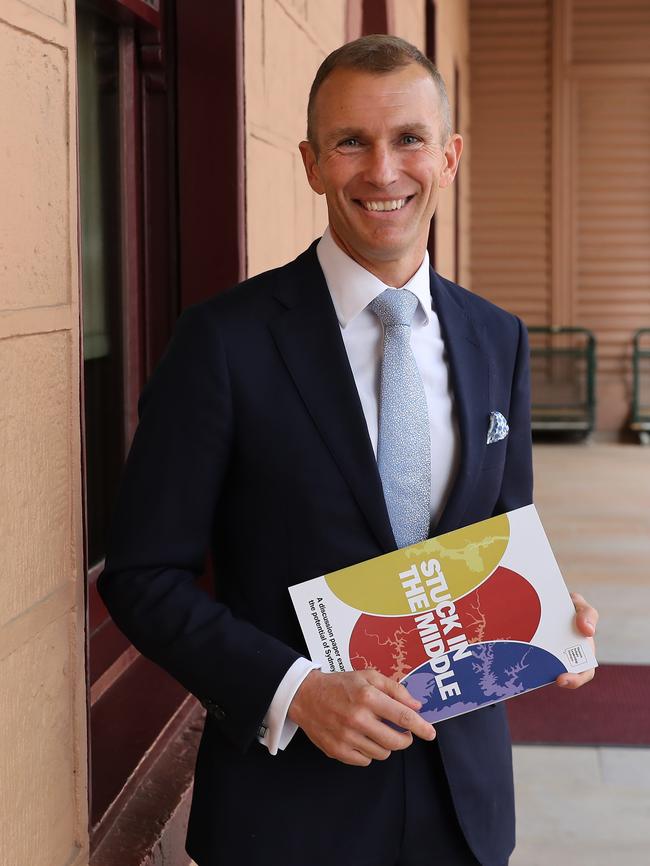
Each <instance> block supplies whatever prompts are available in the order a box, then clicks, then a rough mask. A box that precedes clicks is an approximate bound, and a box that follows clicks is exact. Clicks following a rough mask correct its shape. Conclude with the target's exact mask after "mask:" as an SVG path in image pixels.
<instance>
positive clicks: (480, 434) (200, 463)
mask: <svg viewBox="0 0 650 866" xmlns="http://www.w3.org/2000/svg"><path fill="white" fill-rule="evenodd" d="M431 292H432V298H433V306H434V309H435V311H436V313H437V314H438V316H439V319H440V323H441V327H442V333H443V337H444V339H445V343H446V347H447V353H448V360H449V366H450V374H451V382H452V386H453V390H454V394H455V401H456V410H457V414H458V421H459V427H460V437H461V459H460V466H459V470H458V474H457V477H456V481H455V484H454V486H453V489H452V491H451V494H450V496H449V499H448V502H447V504H446V507H445V509H444V512H443V514H442V516H441V518H440V521H439V524H438V526H437V527H435V528H434V529H435V532H436V533H441V532H446V531H448V530H451V529H455V528H457V527H459V526H463V525H466V524H469V523H473V522H474V521H478V520H482V519H484V518H487V517H490V516H491V515H493V514H497V513H501V512H504V511H507V510H509V509H513V508H517V507H519V506H523V505H527V504H529V503H530V502H531V501H532V460H531V438H530V411H529V410H530V398H529V381H528V345H527V339H526V330H525V328H524V327H523V325H522V323H521V322H520V321H519V320H518V319H517V318H516V317H515V316H513V315H511V314H509V313H506V312H504V311H503V310H501V309H499V308H497V307H495V306H494V305H492V304H490V303H488V302H487V301H485V300H483V299H481V298H479V297H478V296H476V295H473V294H472V293H470V292H468V291H466V290H465V289H462V288H460V287H459V286H457V285H455V284H454V283H451V282H449V281H447V280H444V279H442V278H441V277H440V276H438V275H437V274H435V273H434V272H433V271H431ZM494 410H498V411H499V412H501V413H502V414H503V415H505V416H506V418H507V419H508V421H509V424H510V435H509V436H508V437H507V438H506V439H505V440H503V441H501V442H498V443H495V444H493V445H489V446H488V445H486V436H487V429H488V422H489V415H490V412H491V411H494ZM139 413H140V423H139V426H138V429H137V432H136V434H135V438H134V441H133V444H132V447H131V450H130V453H129V456H128V459H127V463H126V467H125V471H124V474H123V477H122V481H121V486H120V491H119V495H118V501H117V504H116V508H115V513H114V518H113V526H112V532H111V538H110V542H109V549H108V555H107V559H106V567H105V570H104V572H103V574H102V575H101V577H100V579H99V584H98V586H99V591H100V593H101V595H102V598H103V599H104V601H105V603H106V605H107V607H108V608H109V610H110V612H111V614H112V616H113V618H114V619H115V621H116V622H117V624H118V625H119V626H120V628H121V629H122V630H123V631H124V632H125V633H126V635H127V636H128V637H129V638H130V639H131V641H132V642H133V643H134V644H135V646H136V647H137V648H138V649H139V650H140V651H141V652H142V653H143V654H144V655H146V656H148V657H150V658H151V659H153V660H154V661H155V662H157V663H158V664H160V665H161V666H162V667H163V668H165V669H166V670H167V671H169V672H170V673H171V674H172V675H173V676H174V677H176V678H177V679H178V680H179V681H180V682H181V683H182V684H183V685H184V686H185V687H186V688H187V689H188V690H189V691H190V692H192V693H194V694H195V695H196V696H198V697H199V699H200V700H201V701H202V702H203V703H204V705H205V706H206V707H207V709H208V714H207V719H206V726H205V730H204V734H203V738H202V742H201V747H200V750H199V755H198V760H197V768H196V776H195V790H194V797H193V805H192V813H191V817H190V825H189V836H188V850H189V852H190V854H192V856H193V857H194V859H196V860H198V861H199V862H200V863H221V862H223V863H231V862H241V863H251V864H254V863H257V862H258V861H259V862H266V863H275V862H278V863H282V864H286V866H289V864H293V863H295V864H304V863H307V862H309V860H310V857H309V856H308V853H307V852H308V851H309V846H310V845H311V844H312V842H313V838H312V835H311V834H312V833H313V824H312V823H311V820H310V819H311V817H312V816H313V815H314V813H315V812H316V813H318V812H320V813H321V814H322V813H325V814H327V813H329V814H330V817H331V824H332V827H333V829H334V831H335V832H333V834H332V835H331V838H328V840H327V845H328V859H329V861H330V862H332V863H336V864H337V866H343V864H345V863H348V862H349V863H350V864H355V866H357V864H360V863H361V862H364V863H365V862H368V863H371V862H372V860H368V861H365V860H363V861H362V860H361V859H360V855H358V854H354V842H353V840H355V839H360V838H363V834H364V832H368V833H371V832H372V829H373V821H374V822H376V820H377V819H376V816H373V809H372V802H373V798H374V797H376V792H377V790H380V789H381V788H382V786H385V785H387V784H393V783H395V784H397V781H395V780H394V779H393V777H392V776H391V773H395V772H396V771H395V770H394V769H391V767H394V766H396V762H394V761H393V760H392V758H393V757H395V756H391V758H390V759H389V760H388V761H384V762H377V761H374V762H372V764H371V765H370V767H368V768H358V767H350V766H347V765H344V764H341V763H339V762H337V761H334V760H331V759H329V758H327V757H326V756H325V755H323V754H322V753H321V752H320V751H319V750H318V749H316V747H314V746H313V745H312V744H311V743H310V742H309V740H308V739H307V738H306V737H305V736H304V735H303V734H302V732H301V731H299V732H298V734H297V735H296V737H295V738H294V740H293V741H292V743H291V744H290V746H289V747H288V748H287V750H286V751H285V752H283V753H281V754H279V755H278V756H276V757H273V756H270V755H269V754H268V752H267V751H266V749H265V748H264V747H262V746H260V745H259V744H258V743H257V742H256V733H257V730H258V728H259V725H260V723H261V721H262V719H263V717H264V715H265V713H266V710H267V708H268V706H269V704H270V702H271V699H272V697H273V695H274V693H275V690H276V688H277V686H278V684H279V683H280V681H281V680H282V678H283V676H284V674H285V673H286V671H287V669H288V668H289V666H290V665H291V664H292V663H293V661H294V660H295V659H296V658H297V657H298V656H299V655H301V654H306V649H305V645H304V642H303V639H302V636H301V634H300V630H299V628H298V625H297V621H296V618H295V615H294V613H293V610H292V607H291V604H290V599H289V594H288V592H287V587H288V586H290V585H291V584H294V583H297V582H299V581H302V580H306V579H308V578H312V577H316V576H318V575H321V574H323V573H325V572H330V571H335V570H337V569H340V568H343V567H344V566H348V565H351V564H353V563H357V562H360V561H362V560H365V559H369V558H371V557H374V556H378V555H380V554H382V553H386V552H388V551H390V550H394V549H395V540H394V538H393V534H392V531H391V526H390V522H389V518H388V514H387V511H386V505H385V501H384V497H383V492H382V487H381V481H380V478H379V474H378V471H377V464H376V460H375V457H374V454H373V450H372V446H371V443H370V439H369V437H368V432H367V427H366V424H365V419H364V416H363V411H362V408H361V404H360V401H359V398H358V394H357V391H356V386H355V383H354V379H353V376H352V372H351V370H350V366H349V363H348V360H347V355H346V352H345V347H344V345H343V340H342V337H341V333H340V328H339V325H338V322H337V319H336V315H335V312H334V308H333V305H332V301H331V298H330V294H329V291H328V289H327V285H326V283H325V279H324V277H323V273H322V271H321V268H320V266H319V263H318V259H317V255H316V248H315V244H312V246H311V247H310V248H309V249H308V250H307V251H306V252H304V253H303V254H302V255H300V256H299V257H298V258H297V259H296V260H295V261H293V262H291V263H290V264H288V265H286V266H284V267H281V268H278V269H276V270H272V271H269V272H267V273H264V274H261V275H259V276H257V277H254V278H252V279H250V280H247V281H246V282H244V283H242V284H241V285H239V286H237V287H236V288H235V289H234V290H232V291H230V292H227V293H225V294H221V295H218V296H216V297H214V298H211V299H210V300H208V301H206V302H204V303H201V304H198V305H196V306H194V307H191V308H189V309H187V310H186V311H185V312H184V313H183V314H182V316H181V317H180V319H179V321H178V323H177V327H176V330H175V334H174V336H173V339H172V341H171V342H170V345H169V346H168V348H167V351H166V353H165V355H164V356H163V358H162V360H161V362H160V364H159V365H158V367H157V369H156V371H155V372H154V374H153V376H152V378H151V379H150V381H149V382H148V384H147V385H146V387H145V389H144V391H143V393H142V396H141V399H140V404H139ZM210 547H212V550H213V557H214V562H215V577H216V580H215V583H216V600H214V599H212V598H210V597H208V596H207V595H206V594H205V593H204V592H203V591H202V590H201V589H200V588H199V587H198V586H197V584H196V578H197V576H199V575H200V574H201V572H202V570H203V568H204V565H205V561H206V555H207V553H208V551H209V549H210ZM437 729H438V743H439V748H440V752H441V756H442V759H443V762H444V767H445V770H446V773H447V777H448V781H449V786H450V790H451V794H452V797H453V801H454V804H455V808H456V811H457V814H458V818H459V821H460V823H461V826H462V828H463V830H464V833H465V836H466V838H467V841H468V843H469V845H470V846H471V848H472V850H473V851H474V853H475V855H476V856H477V858H478V859H479V861H480V862H481V863H484V864H490V866H492V864H497V863H502V862H504V861H505V860H506V859H507V856H508V855H509V853H510V851H511V849H512V847H513V844H514V808H513V791H512V767H511V754H510V742H509V735H508V730H507V722H506V717H505V713H504V707H503V704H499V705H496V706H494V707H490V708H487V709H483V710H479V711H476V712H473V713H469V714H467V715H464V716H461V717H459V718H456V719H451V720H448V721H446V722H443V723H441V724H440V725H438V726H437ZM342 797H343V798H344V799H342ZM333 798H334V801H335V802H337V803H338V804H339V806H340V808H339V809H338V810H337V811H336V812H335V815H336V817H335V818H334V816H333V815H332V814H331V803H332V800H333ZM360 803H364V804H365V805H364V807H363V809H358V808H352V805H353V804H360ZM328 804H330V805H328ZM346 804H347V805H346ZM348 807H350V808H348ZM289 816H290V817H291V821H292V824H294V825H295V826H294V829H293V830H292V831H291V832H290V833H284V834H280V835H281V837H282V838H279V836H278V828H279V827H282V826H283V825H284V822H286V820H287V818H288V817H289ZM303 818H304V820H302V819H303ZM301 823H302V824H306V827H305V828H304V832H303V831H301V830H300V825H301ZM366 824H367V826H366ZM308 831H309V832H308ZM319 833H320V831H319ZM320 838H321V841H323V837H322V835H321V836H320ZM278 846H280V847H279V848H278ZM305 846H306V847H305ZM274 852H276V853H277V859H275V860H274V859H273V853H274ZM220 857H223V860H220V859H219V858H220Z"/></svg>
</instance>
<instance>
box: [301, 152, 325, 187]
mask: <svg viewBox="0 0 650 866" xmlns="http://www.w3.org/2000/svg"><path fill="white" fill-rule="evenodd" d="M298 147H299V148H300V154H301V156H302V164H303V165H304V166H305V174H306V175H307V181H308V182H309V186H310V187H311V188H312V189H313V190H314V192H317V193H318V195H323V194H324V193H325V187H324V186H323V184H322V183H321V179H320V172H319V170H318V158H317V156H316V152H315V151H314V147H313V145H312V143H311V142H310V141H301V142H300V144H299V145H298Z"/></svg>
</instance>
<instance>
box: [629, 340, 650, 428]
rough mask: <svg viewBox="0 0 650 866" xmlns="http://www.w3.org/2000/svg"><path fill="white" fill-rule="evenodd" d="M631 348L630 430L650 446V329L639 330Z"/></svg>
mask: <svg viewBox="0 0 650 866" xmlns="http://www.w3.org/2000/svg"><path fill="white" fill-rule="evenodd" d="M632 345H633V348H632V419H631V421H630V428H631V429H632V430H633V431H634V432H635V433H637V434H638V436H639V439H640V440H641V443H642V444H643V445H650V328H640V329H639V330H638V331H637V332H636V334H635V335H634V342H633V344H632Z"/></svg>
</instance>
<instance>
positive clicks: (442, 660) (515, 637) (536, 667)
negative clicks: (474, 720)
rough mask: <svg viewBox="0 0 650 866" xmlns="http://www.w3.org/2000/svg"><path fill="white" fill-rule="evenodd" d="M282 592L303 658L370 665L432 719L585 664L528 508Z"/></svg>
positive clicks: (562, 590)
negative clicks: (303, 644)
mask: <svg viewBox="0 0 650 866" xmlns="http://www.w3.org/2000/svg"><path fill="white" fill-rule="evenodd" d="M289 591H290V593H291V599H292V601H293V605H294V607H295V609H296V613H297V614H298V619H299V621H300V625H301V628H302V631H303V634H304V636H305V640H306V642H307V646H308V648H309V652H310V654H311V657H312V659H313V661H315V662H317V663H320V664H321V665H322V667H323V670H324V671H351V670H364V669H368V668H375V669H376V670H378V671H380V672H381V673H383V674H385V675H386V676H389V677H392V678H393V679H395V680H398V681H399V682H401V683H403V684H404V685H405V686H406V688H407V689H408V690H409V692H410V693H411V694H412V695H413V696H414V697H416V698H417V699H418V700H419V701H421V702H422V709H421V710H420V715H422V716H423V717H424V718H425V719H426V720H427V721H429V722H432V723H435V722H440V721H442V720H444V719H448V718H451V717H452V716H458V715H460V714H461V713H467V712H470V711H471V710H475V709H478V708H479V707H482V706H484V705H487V704H493V703H496V702H497V701H503V700H505V699H506V698H511V697H514V696H515V695H519V694H522V693H523V692H527V691H530V690H531V689H536V688H539V687H540V686H544V685H548V684H549V683H552V682H553V681H554V680H555V679H556V677H558V676H559V675H560V674H561V673H565V672H569V673H580V672H582V671H585V670H588V669H589V668H592V667H595V666H596V664H597V662H596V659H595V658H594V655H593V652H592V649H591V644H590V642H589V640H588V639H587V638H585V637H583V636H582V635H581V634H580V633H579V632H578V631H577V629H576V628H575V625H574V617H575V609H574V606H573V602H572V601H571V598H570V596H569V593H568V591H567V588H566V586H565V584H564V580H563V578H562V575H561V573H560V570H559V568H558V566H557V563H556V561H555V558H554V556H553V551H552V550H551V547H550V545H549V543H548V540H547V538H546V535H545V533H544V529H543V527H542V524H541V522H540V520H539V517H538V515H537V511H536V510H535V507H534V506H533V505H528V506H526V507H525V508H518V509H517V510H515V511H510V512H508V513H507V514H501V515H498V516H497V517H491V518H490V519H489V520H483V521H481V522H480V523H474V524H472V525H471V526H467V527H465V528H463V529H456V530H454V531H453V532H448V533H446V534H445V535H439V536H438V537H436V538H431V539H428V540H427V541H423V542H421V543H419V544H414V545H412V546H410V547H405V548H402V549H401V550H395V551H393V552H391V553H387V554H385V555H383V556H378V557H376V558H375V559H370V560H368V561H367V562H361V563H359V564H358V565H353V566H350V567H349V568H343V569H341V570H340V571H335V572H332V573H331V574H325V575H323V576H322V577H317V578H314V579H313V580H308V581H305V582H304V583H300V584H297V585H296V586H292V587H291V588H290V590H289Z"/></svg>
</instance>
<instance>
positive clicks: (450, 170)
mask: <svg viewBox="0 0 650 866" xmlns="http://www.w3.org/2000/svg"><path fill="white" fill-rule="evenodd" d="M462 152H463V139H462V138H461V137H460V135H458V134H457V133H454V135H452V136H451V137H450V138H449V141H448V142H447V144H446V145H445V149H444V152H443V159H444V166H443V169H442V172H441V174H440V187H445V186H451V184H452V183H453V182H454V178H455V177H456V172H457V171H458V163H459V162H460V155H461V153H462Z"/></svg>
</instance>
